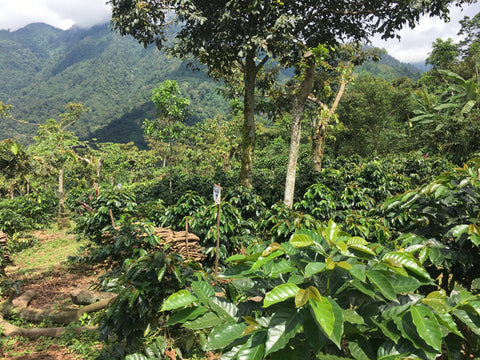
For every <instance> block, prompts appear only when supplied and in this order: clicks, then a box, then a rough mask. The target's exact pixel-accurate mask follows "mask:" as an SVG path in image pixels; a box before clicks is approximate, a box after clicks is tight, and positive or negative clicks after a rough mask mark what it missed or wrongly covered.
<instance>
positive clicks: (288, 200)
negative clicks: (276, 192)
mask: <svg viewBox="0 0 480 360" xmlns="http://www.w3.org/2000/svg"><path fill="white" fill-rule="evenodd" d="M315 67H316V63H315V61H314V60H310V61H309V65H308V68H307V69H306V71H305V74H304V78H303V80H302V82H301V84H300V88H299V90H298V92H297V94H295V97H294V99H293V107H292V128H291V133H290V151H289V153H288V165H287V176H286V179H285V194H284V199H283V201H284V203H285V204H286V205H287V206H288V207H289V208H292V207H293V199H294V195H295V178H296V173H297V161H298V151H299V148H300V139H301V134H302V114H303V109H304V108H305V104H306V102H307V98H308V95H309V94H310V92H311V91H312V86H313V80H314V76H315Z"/></svg>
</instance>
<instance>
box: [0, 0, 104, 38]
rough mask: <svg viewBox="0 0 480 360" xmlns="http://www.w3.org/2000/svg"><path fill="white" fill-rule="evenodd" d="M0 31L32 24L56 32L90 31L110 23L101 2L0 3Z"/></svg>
mask: <svg viewBox="0 0 480 360" xmlns="http://www.w3.org/2000/svg"><path fill="white" fill-rule="evenodd" d="M0 9H1V11H0V29H10V30H12V31H14V30H17V29H19V28H21V27H24V26H25V25H28V24H30V23H33V22H44V23H47V24H49V25H52V26H54V27H57V28H60V29H64V30H65V29H68V28H70V27H71V26H72V25H76V26H79V27H90V26H92V25H95V24H98V23H102V22H107V21H108V20H109V19H110V15H111V11H110V7H109V6H108V5H106V4H105V0H13V1H12V0H0Z"/></svg>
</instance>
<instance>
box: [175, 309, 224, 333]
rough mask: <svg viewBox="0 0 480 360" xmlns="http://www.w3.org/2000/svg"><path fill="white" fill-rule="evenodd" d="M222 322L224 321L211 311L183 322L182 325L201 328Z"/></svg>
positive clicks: (194, 328) (189, 327)
mask: <svg viewBox="0 0 480 360" xmlns="http://www.w3.org/2000/svg"><path fill="white" fill-rule="evenodd" d="M223 323H225V321H224V320H222V319H220V318H219V317H218V316H217V315H215V314H214V313H213V312H207V313H205V314H204V315H202V316H200V317H198V318H196V319H195V320H190V321H187V322H185V323H184V324H183V327H184V328H187V329H191V330H202V329H209V328H212V327H215V326H218V325H220V324H223Z"/></svg>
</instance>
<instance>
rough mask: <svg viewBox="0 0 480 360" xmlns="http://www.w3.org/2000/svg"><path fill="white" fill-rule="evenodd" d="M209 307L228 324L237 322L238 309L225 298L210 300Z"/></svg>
mask: <svg viewBox="0 0 480 360" xmlns="http://www.w3.org/2000/svg"><path fill="white" fill-rule="evenodd" d="M208 305H209V306H210V308H211V309H212V310H213V311H214V312H215V313H216V314H217V315H218V317H219V318H221V319H223V320H225V321H227V322H236V321H237V319H236V315H237V311H238V309H237V307H236V306H235V305H234V304H233V303H232V302H230V301H229V300H227V299H224V298H217V297H214V298H209V299H208Z"/></svg>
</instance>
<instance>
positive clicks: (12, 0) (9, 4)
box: [0, 0, 480, 63]
mask: <svg viewBox="0 0 480 360" xmlns="http://www.w3.org/2000/svg"><path fill="white" fill-rule="evenodd" d="M105 2H106V0H0V29H9V30H11V31H15V30H17V29H19V28H21V27H24V26H25V25H28V24H30V23H34V22H44V23H47V24H49V25H52V26H55V27H57V28H60V29H64V30H66V29H68V28H70V27H71V26H73V25H75V26H78V27H81V28H88V27H90V26H93V25H96V24H99V23H104V22H108V21H109V20H110V14H111V12H110V8H109V6H108V5H106V4H105ZM478 12H480V3H477V4H474V5H470V6H464V7H463V11H460V9H459V8H458V7H455V6H452V10H451V15H450V18H451V21H450V22H449V23H445V22H443V21H442V20H439V19H438V18H429V17H426V18H422V19H421V21H420V23H419V24H418V25H417V26H416V27H415V29H413V30H412V29H404V30H401V31H400V32H399V35H400V36H401V41H400V42H399V41H398V40H396V39H392V40H389V41H387V42H385V41H383V40H380V39H378V38H376V39H373V40H372V44H373V45H374V46H377V47H380V48H385V49H386V50H387V51H388V53H389V55H391V56H393V57H394V58H396V59H397V60H400V61H402V62H405V63H419V62H424V61H425V59H426V58H427V57H428V54H429V53H430V51H431V46H432V43H433V42H434V41H435V40H436V39H437V38H441V39H443V40H446V39H448V38H452V39H453V40H454V41H455V42H457V41H458V40H459V39H458V37H457V32H458V30H460V24H459V20H461V19H463V18H464V17H465V16H469V17H470V18H472V17H473V16H475V15H476V14H477V13H478Z"/></svg>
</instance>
